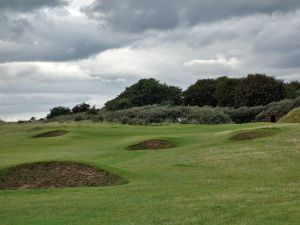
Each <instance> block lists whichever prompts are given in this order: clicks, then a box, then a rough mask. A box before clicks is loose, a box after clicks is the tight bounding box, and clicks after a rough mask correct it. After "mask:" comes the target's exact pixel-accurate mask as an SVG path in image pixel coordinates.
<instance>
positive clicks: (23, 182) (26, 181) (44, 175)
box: [0, 162, 126, 190]
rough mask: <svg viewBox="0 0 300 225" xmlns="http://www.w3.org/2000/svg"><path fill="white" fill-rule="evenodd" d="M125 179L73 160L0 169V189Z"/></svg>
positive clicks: (102, 183)
mask: <svg viewBox="0 0 300 225" xmlns="http://www.w3.org/2000/svg"><path fill="white" fill-rule="evenodd" d="M124 183H126V180H125V179H124V178H122V177H120V176H118V175H115V174H112V173H110V172H108V171H105V170H102V169H98V168H96V167H92V166H89V165H85V164H82V163H75V162H38V163H32V164H24V165H19V166H15V167H11V168H7V169H4V170H1V171H0V189H2V190H3V189H6V190H7V189H40V188H43V189H45V188H64V187H98V186H113V185H119V184H124Z"/></svg>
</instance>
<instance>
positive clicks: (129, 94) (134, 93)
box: [105, 78, 182, 110]
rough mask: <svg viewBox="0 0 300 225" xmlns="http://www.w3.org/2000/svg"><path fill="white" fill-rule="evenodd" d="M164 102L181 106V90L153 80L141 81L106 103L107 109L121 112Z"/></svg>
mask: <svg viewBox="0 0 300 225" xmlns="http://www.w3.org/2000/svg"><path fill="white" fill-rule="evenodd" d="M163 101H173V102H174V104H175V105H179V104H181V103H182V97H181V89H180V88H178V87H174V86H168V85H166V84H161V83H159V81H157V80H155V79H153V78H150V79H141V80H139V81H138V82H137V83H136V84H134V85H132V86H130V87H127V88H126V89H125V91H124V92H122V93H121V94H120V95H119V96H118V97H117V98H115V99H113V100H110V101H108V102H106V103H105V108H106V109H108V110H119V109H126V108H131V107H135V106H145V105H153V104H160V103H161V102H163Z"/></svg>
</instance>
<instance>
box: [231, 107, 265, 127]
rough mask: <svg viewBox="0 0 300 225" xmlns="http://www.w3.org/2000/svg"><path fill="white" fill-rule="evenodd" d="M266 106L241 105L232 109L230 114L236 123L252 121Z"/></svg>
mask: <svg viewBox="0 0 300 225" xmlns="http://www.w3.org/2000/svg"><path fill="white" fill-rule="evenodd" d="M265 108H266V107H265V106H254V107H241V108H238V109H232V110H230V111H229V116H230V118H231V119H232V120H233V122H235V123H250V122H252V121H254V120H255V117H256V116H257V115H258V114H259V113H261V112H262V111H263V110H264V109H265Z"/></svg>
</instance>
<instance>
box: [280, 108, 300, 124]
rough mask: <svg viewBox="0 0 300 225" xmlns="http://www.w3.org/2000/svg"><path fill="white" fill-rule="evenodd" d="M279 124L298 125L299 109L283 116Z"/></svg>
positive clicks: (299, 120)
mask: <svg viewBox="0 0 300 225" xmlns="http://www.w3.org/2000/svg"><path fill="white" fill-rule="evenodd" d="M279 122H280V123H300V107H298V108H296V109H293V110H292V111H291V112H289V113H288V114H287V115H285V116H284V117H283V118H281V120H280V121H279Z"/></svg>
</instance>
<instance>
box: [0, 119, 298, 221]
mask: <svg viewBox="0 0 300 225" xmlns="http://www.w3.org/2000/svg"><path fill="white" fill-rule="evenodd" d="M37 126H40V127H42V128H43V131H44V130H45V131H48V130H61V129H63V130H69V131H70V132H69V133H68V135H64V136H61V137H59V138H41V139H34V138H31V137H32V134H31V133H28V132H27V130H28V129H30V128H34V127H37ZM266 126H272V127H275V128H279V129H280V132H278V133H277V134H276V135H273V136H268V137H265V138H260V139H255V140H253V141H239V142H237V141H229V140H228V137H229V136H230V135H231V134H233V133H234V132H238V131H241V130H250V129H254V130H255V129H260V128H263V127H266ZM299 135H300V126H299V124H274V125H270V124H267V123H256V124H243V125H237V124H235V125H233V124H228V125H216V126H208V125H207V126H202V125H169V126H127V125H123V126H122V125H111V124H100V123H87V122H84V123H83V122H82V123H79V124H78V123H44V124H43V123H42V124H39V123H36V122H35V123H32V124H4V125H2V126H0V168H3V169H4V168H8V167H11V166H14V165H19V164H24V163H30V162H40V161H57V160H63V161H79V162H85V163H88V164H90V165H95V166H96V167H99V168H103V169H105V170H108V171H111V172H112V173H115V174H120V175H121V176H122V177H125V178H126V179H127V180H128V181H130V183H128V184H126V185H118V186H111V187H77V188H65V189H26V190H13V191H12V190H0V224H1V225H40V224H43V225H87V224H88V225H153V224H155V225H241V224H243V225H257V224H259V225H282V224H284V225H296V224H299V221H300V215H299V211H300V199H299V196H300V183H299V180H300V171H299V165H300V139H299ZM164 137H167V138H164ZM151 139H167V140H171V141H174V142H175V143H176V145H177V147H176V148H174V149H172V150H163V151H155V153H154V152H153V151H128V150H127V149H126V148H127V146H129V145H130V144H131V143H138V142H139V141H140V140H151Z"/></svg>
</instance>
